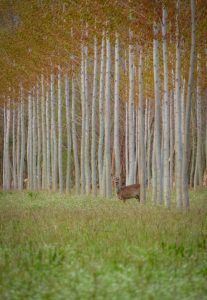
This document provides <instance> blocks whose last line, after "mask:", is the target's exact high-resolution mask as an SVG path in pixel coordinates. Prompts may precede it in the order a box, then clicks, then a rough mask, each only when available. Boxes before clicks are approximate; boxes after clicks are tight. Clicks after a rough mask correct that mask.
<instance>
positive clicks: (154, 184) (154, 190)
mask: <svg viewBox="0 0 207 300" xmlns="http://www.w3.org/2000/svg"><path fill="white" fill-rule="evenodd" d="M157 188H158V186H157V163H156V136H155V125H154V135H153V150H152V201H153V203H154V204H157V201H158V195H157Z"/></svg>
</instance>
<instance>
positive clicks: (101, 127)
mask: <svg viewBox="0 0 207 300" xmlns="http://www.w3.org/2000/svg"><path fill="white" fill-rule="evenodd" d="M104 53H105V37H104V35H103V37H102V44H101V65H100V83H99V142H98V176H99V189H100V193H101V194H103V188H102V174H103V142H104V67H105V62H104Z"/></svg>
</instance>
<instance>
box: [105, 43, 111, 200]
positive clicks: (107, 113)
mask: <svg viewBox="0 0 207 300" xmlns="http://www.w3.org/2000/svg"><path fill="white" fill-rule="evenodd" d="M110 77H111V45H110V40H109V37H107V38H106V81H105V149H104V150H105V152H104V164H105V178H106V197H111V195H112V185H111V138H110V135H111V132H110V131H111V120H110V119H111V99H110V98H111V93H110Z"/></svg>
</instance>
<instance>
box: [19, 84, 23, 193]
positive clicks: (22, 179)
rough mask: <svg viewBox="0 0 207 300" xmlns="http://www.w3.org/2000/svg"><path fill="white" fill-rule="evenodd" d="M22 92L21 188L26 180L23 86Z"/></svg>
mask: <svg viewBox="0 0 207 300" xmlns="http://www.w3.org/2000/svg"><path fill="white" fill-rule="evenodd" d="M20 92H21V99H20V101H21V158H20V170H19V171H20V174H19V187H18V188H19V190H22V189H23V182H24V168H25V164H24V159H25V120H24V115H25V112H24V95H23V88H22V87H20Z"/></svg>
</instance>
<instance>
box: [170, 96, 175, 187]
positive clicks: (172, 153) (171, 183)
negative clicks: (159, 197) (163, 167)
mask: <svg viewBox="0 0 207 300" xmlns="http://www.w3.org/2000/svg"><path fill="white" fill-rule="evenodd" d="M174 151H175V143H174V95H173V93H171V95H170V190H172V189H173V177H174Z"/></svg>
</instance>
